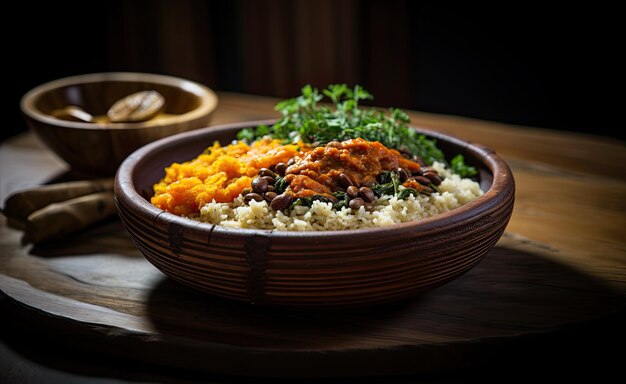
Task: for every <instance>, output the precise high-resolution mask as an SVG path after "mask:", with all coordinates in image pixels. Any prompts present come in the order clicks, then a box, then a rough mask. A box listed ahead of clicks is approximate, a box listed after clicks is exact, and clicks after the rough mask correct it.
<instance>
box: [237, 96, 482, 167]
mask: <svg viewBox="0 0 626 384" xmlns="http://www.w3.org/2000/svg"><path fill="white" fill-rule="evenodd" d="M324 96H326V97H327V98H328V99H329V100H330V102H331V103H332V107H330V106H328V105H326V104H319V103H320V101H322V100H323V99H324ZM371 99H373V96H372V95H371V94H370V93H369V92H368V91H366V90H365V89H364V88H362V87H361V86H359V85H356V86H355V87H354V88H350V87H348V86H347V85H346V84H333V85H330V86H329V87H328V88H327V89H324V90H323V91H322V93H320V92H319V91H318V90H317V89H315V88H313V87H311V86H310V85H307V86H305V87H304V88H302V94H301V95H300V96H298V97H295V98H291V99H287V100H283V101H281V102H279V103H278V104H276V107H275V109H276V110H277V111H278V112H280V113H281V115H282V117H281V118H280V119H279V120H278V121H277V122H276V123H275V124H274V125H272V126H270V127H268V126H265V125H261V126H259V127H256V128H245V129H243V130H242V131H240V132H239V134H238V135H237V138H238V139H239V140H245V141H248V142H249V141H253V140H255V139H258V138H261V137H263V136H266V135H270V136H272V137H274V138H277V139H284V140H286V141H288V142H292V143H296V142H298V141H303V142H305V143H309V144H315V145H325V144H326V143H328V142H330V141H333V140H339V141H344V140H348V139H355V138H358V137H360V138H363V139H365V140H368V141H378V142H380V143H382V144H383V145H385V146H386V147H388V148H394V149H397V150H399V151H402V152H409V153H411V155H416V156H418V157H419V158H420V159H422V160H423V161H424V162H425V163H426V164H428V165H430V164H432V163H433V162H435V161H438V162H444V163H445V162H446V161H445V158H444V154H443V152H442V151H441V150H440V149H439V148H437V142H436V140H434V139H429V138H427V137H426V136H424V135H422V134H420V133H418V132H417V131H415V130H414V129H411V128H410V127H409V126H408V124H409V122H410V119H409V116H408V115H407V114H406V113H405V112H403V111H402V110H400V109H397V108H391V109H389V110H387V111H385V110H382V109H377V108H365V109H363V108H359V102H360V101H361V100H371ZM450 165H451V167H452V169H453V170H454V171H455V172H456V173H459V174H460V175H461V176H463V177H466V176H473V175H476V174H477V172H476V169H475V168H474V167H470V166H467V165H465V163H464V159H463V156H460V157H459V156H456V157H455V158H453V159H452V163H451V164H450Z"/></svg>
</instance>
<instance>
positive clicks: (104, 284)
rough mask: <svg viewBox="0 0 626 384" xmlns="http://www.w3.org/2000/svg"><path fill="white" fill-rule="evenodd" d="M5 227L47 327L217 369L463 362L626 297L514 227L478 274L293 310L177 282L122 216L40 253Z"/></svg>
mask: <svg viewBox="0 0 626 384" xmlns="http://www.w3.org/2000/svg"><path fill="white" fill-rule="evenodd" d="M1 231H2V232H1V233H0V234H1V236H0V237H1V238H2V244H1V245H0V247H1V248H0V249H1V254H2V256H1V257H2V261H1V267H0V272H1V274H0V287H1V289H2V291H3V292H4V293H5V294H6V295H7V296H8V297H9V298H10V299H12V300H13V301H15V302H16V303H19V304H21V305H23V306H25V307H27V308H30V309H35V310H36V311H35V312H33V311H30V312H29V315H28V316H33V315H34V316H35V317H37V318H38V323H37V324H38V325H37V326H38V327H40V328H41V327H44V329H45V327H46V326H47V323H49V325H48V326H50V327H53V328H54V332H57V333H59V332H60V333H62V334H65V336H67V337H64V339H65V340H67V342H68V343H70V344H71V343H76V344H80V345H82V346H85V345H87V346H88V347H91V348H96V349H99V350H103V349H106V350H108V351H109V352H112V353H115V354H116V355H121V356H123V357H129V358H133V357H135V358H139V359H141V360H144V361H149V362H153V363H158V364H162V365H170V366H175V367H183V368H189V369H194V370H204V371H210V372H217V373H227V374H248V375H259V376H284V375H296V374H297V375H304V376H324V375H356V374H359V375H368V374H391V373H394V374H398V373H411V372H429V371H434V370H439V369H449V368H459V367H461V366H464V365H466V364H472V363H476V362H477V361H476V360H479V359H481V358H484V354H485V353H487V351H488V350H487V349H485V348H486V347H488V346H489V345H492V344H493V343H494V341H493V340H500V341H501V342H503V341H504V340H507V339H509V338H518V337H521V336H524V335H529V334H534V333H537V332H539V333H541V332H546V331H551V330H556V329H558V328H559V327H561V326H563V325H566V324H569V323H576V322H581V321H586V320H591V319H593V318H596V317H598V316H601V315H605V314H609V313H611V312H613V311H615V310H616V308H617V307H618V305H620V303H622V302H623V298H622V297H621V296H620V295H619V294H618V293H617V292H615V291H613V290H611V289H610V288H609V287H608V286H606V285H604V284H603V283H602V282H600V281H599V280H596V279H593V278H591V277H590V276H586V275H584V274H581V273H580V272H578V271H576V270H574V269H572V268H569V267H567V266H565V265H562V264H559V263H557V262H554V261H551V260H550V258H549V254H551V253H554V252H558V250H556V249H553V248H551V247H549V246H546V245H542V244H537V243H534V242H532V241H530V240H528V239H524V238H520V237H519V236H516V235H515V234H511V233H507V234H505V236H504V237H503V238H502V240H501V241H500V242H499V243H498V245H497V246H496V247H495V248H494V249H493V250H492V251H491V252H490V253H489V255H488V256H487V257H486V258H485V260H483V261H482V262H481V263H480V264H479V265H478V266H476V267H475V268H474V269H472V270H471V271H470V272H468V273H467V274H465V275H464V276H462V277H461V278H459V279H457V280H455V281H453V282H451V283H449V284H447V285H445V286H443V287H440V288H437V289H435V290H433V291H432V292H429V293H426V294H423V295H421V296H419V297H416V298H414V299H411V300H407V301H403V302H398V303H394V304H388V305H382V306H377V307H371V308H362V309H356V310H355V309H352V310H344V311H341V310H332V311H328V310H327V311H293V310H284V309H275V308H261V307H254V306H250V305H247V304H240V303H234V302H229V301H225V300H222V299H217V298H214V297H211V296H208V295H205V294H202V293H198V292H196V291H193V290H191V289H189V288H187V287H185V286H182V285H179V284H178V283H176V282H173V281H172V280H170V279H168V278H166V277H165V276H164V275H163V274H161V273H160V272H159V271H158V270H157V269H155V268H154V267H153V266H152V265H151V264H150V263H148V262H147V261H146V260H145V259H144V258H143V257H142V256H141V255H140V254H139V252H138V251H137V250H136V249H135V248H134V246H133V244H132V242H131V241H130V240H129V239H128V237H127V235H126V233H125V232H124V229H123V228H122V226H121V224H120V223H119V222H117V221H115V222H111V223H108V224H107V225H104V226H101V227H98V228H95V229H93V230H90V231H88V232H85V233H83V234H81V235H79V236H76V237H74V238H72V239H68V240H65V241H63V242H60V243H56V244H49V245H47V246H46V247H45V248H43V247H37V246H35V247H30V246H21V245H20V237H21V232H20V231H18V230H13V229H10V228H8V227H7V226H6V225H5V223H2V226H1ZM28 316H27V317H28ZM59 320H61V321H62V323H64V324H65V325H63V326H61V327H59V326H58V321H59ZM104 342H106V343H104ZM105 344H106V345H105ZM496 344H497V343H496ZM479 352H480V353H479ZM492 352H493V351H492ZM471 356H473V357H471ZM461 357H462V358H461ZM468 357H470V358H468Z"/></svg>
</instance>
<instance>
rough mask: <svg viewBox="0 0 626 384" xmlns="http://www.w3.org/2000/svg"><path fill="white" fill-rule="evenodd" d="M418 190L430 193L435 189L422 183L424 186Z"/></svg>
mask: <svg viewBox="0 0 626 384" xmlns="http://www.w3.org/2000/svg"><path fill="white" fill-rule="evenodd" d="M420 192H423V193H426V194H429V195H430V194H431V193H434V192H435V190H434V189H432V188H431V187H429V186H427V185H424V186H422V190H421V191H420Z"/></svg>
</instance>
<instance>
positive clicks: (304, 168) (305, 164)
mask: <svg viewBox="0 0 626 384" xmlns="http://www.w3.org/2000/svg"><path fill="white" fill-rule="evenodd" d="M294 160H295V162H294V163H293V165H291V166H289V167H288V168H287V171H286V175H285V180H286V181H287V182H288V183H289V189H290V190H291V192H292V193H293V194H294V195H295V197H306V196H311V195H329V194H330V193H332V192H335V191H338V190H343V188H342V186H341V183H340V175H341V174H344V175H346V176H348V178H349V179H350V181H351V182H352V184H353V185H355V186H362V185H372V184H374V182H375V181H376V176H378V174H379V173H381V172H382V171H391V170H394V171H395V170H397V169H398V168H403V169H405V170H407V171H408V172H409V174H410V173H411V172H416V171H419V169H420V165H419V163H416V162H414V161H411V160H409V159H407V158H405V157H403V156H402V155H401V154H400V153H399V152H398V151H396V150H395V149H389V148H387V147H385V146H384V145H382V144H381V143H379V142H377V141H367V140H363V139H361V138H357V139H352V140H346V141H343V142H338V141H333V142H330V143H328V144H327V145H326V146H324V147H317V148H315V149H313V150H311V151H308V152H305V153H303V154H301V155H298V156H296V157H295V158H294Z"/></svg>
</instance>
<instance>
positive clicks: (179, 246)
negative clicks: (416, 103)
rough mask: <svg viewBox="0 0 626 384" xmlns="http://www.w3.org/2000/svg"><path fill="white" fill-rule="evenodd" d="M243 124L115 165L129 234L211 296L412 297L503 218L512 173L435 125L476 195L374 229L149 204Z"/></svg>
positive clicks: (474, 256) (471, 259)
mask: <svg viewBox="0 0 626 384" xmlns="http://www.w3.org/2000/svg"><path fill="white" fill-rule="evenodd" d="M260 123H265V124H268V123H271V122H248V123H240V124H231V125H225V126H220V127H212V128H208V129H201V130H197V131H193V132H188V133H184V134H180V135H175V136H173V137H169V138H165V139H162V140H159V141H157V142H155V143H152V144H149V145H147V146H145V147H143V148H141V149H139V150H138V151H136V152H135V153H133V154H132V155H131V156H129V157H128V158H127V159H126V161H124V163H123V164H122V165H121V166H120V168H119V171H118V173H117V176H116V181H115V198H116V203H117V207H118V211H119V214H120V216H121V218H122V222H123V223H124V225H125V227H126V229H127V230H128V233H129V234H130V236H131V238H132V240H133V241H134V243H135V244H136V246H137V247H138V248H139V250H140V251H141V252H142V253H143V255H144V256H145V257H146V258H147V259H148V260H149V261H150V262H151V263H153V264H154V265H155V266H156V267H157V268H158V269H160V270H161V271H163V272H164V273H165V274H166V275H168V276H170V277H171V278H172V279H174V280H177V281H179V282H181V283H183V284H187V285H189V286H192V287H194V288H197V289H200V290H202V291H205V292H208V293H210V294H214V295H218V296H222V297H225V298H230V299H234V300H240V301H246V302H250V303H255V304H268V305H276V306H296V307H333V306H362V305H370V304H376V303H383V302H388V301H392V300H397V299H402V298H406V297H409V296H413V295H416V294H418V293H420V292H423V291H426V290H429V289H432V288H434V287H437V286H439V285H442V284H444V283H446V282H449V281H451V280H453V279H455V278H457V277H458V276H460V275H461V274H463V273H464V272H466V271H468V270H469V269H470V268H472V267H473V266H475V265H476V264H477V263H478V262H479V261H480V260H481V259H482V258H483V257H484V256H485V255H486V254H487V252H489V250H490V249H491V248H492V247H493V246H494V245H495V244H496V242H497V241H498V239H499V238H500V236H501V235H502V233H503V232H504V229H505V227H506V226H507V223H508V221H509V218H510V216H511V212H512V209H513V202H514V194H515V183H514V180H513V175H512V174H511V170H510V169H509V167H508V166H507V164H506V163H505V162H504V161H503V160H502V159H501V158H500V157H498V156H497V155H496V154H495V153H494V151H493V150H491V149H489V148H487V147H485V146H482V145H477V144H471V143H467V142H464V141H461V140H459V139H456V138H453V137H449V136H445V135H443V134H440V133H435V132H431V131H426V130H421V129H418V131H420V132H422V133H424V134H426V135H427V136H430V137H434V138H436V139H437V141H438V144H439V146H440V147H441V149H442V150H443V151H444V153H447V154H450V155H452V154H457V153H461V154H463V155H464V156H465V159H466V161H467V162H468V163H470V164H472V165H475V166H476V167H478V168H479V170H480V174H479V177H480V184H481V187H482V189H483V190H484V191H485V194H484V195H483V196H482V197H479V198H478V199H476V200H474V201H472V202H470V203H468V204H466V205H464V206H462V207H459V208H457V209H454V210H452V211H449V212H446V213H442V214H439V215H437V216H434V217H431V218H427V219H423V220H419V221H415V222H410V223H404V224H399V225H395V226H390V227H385V228H380V229H359V230H346V231H327V232H313V231H312V232H280V231H271V230H252V229H231V228H225V227H220V226H216V225H212V224H207V223H200V222H195V221H192V220H190V219H186V218H183V217H179V216H176V215H173V214H170V213H168V212H164V211H162V210H161V209H158V208H156V207H155V206H153V205H152V204H150V202H149V197H150V196H151V195H152V193H153V192H152V185H153V184H154V183H156V182H158V181H159V180H160V178H161V177H162V176H163V169H164V168H165V167H166V166H169V165H170V164H171V163H172V162H181V161H185V160H190V159H192V158H194V157H196V156H197V155H198V154H199V153H201V152H202V151H203V150H204V149H205V148H206V147H207V146H209V145H210V144H212V143H213V142H214V141H215V140H218V141H220V142H221V143H222V144H227V143H229V142H230V141H231V140H232V139H233V138H234V137H235V134H236V132H237V131H239V130H240V129H241V128H243V127H246V126H256V125H258V124H260Z"/></svg>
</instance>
